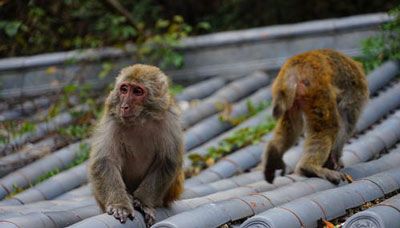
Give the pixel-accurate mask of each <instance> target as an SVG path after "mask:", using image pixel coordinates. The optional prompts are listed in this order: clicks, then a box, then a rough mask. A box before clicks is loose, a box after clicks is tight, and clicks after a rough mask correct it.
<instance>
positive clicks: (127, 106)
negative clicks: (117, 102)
mask: <svg viewBox="0 0 400 228" xmlns="http://www.w3.org/2000/svg"><path fill="white" fill-rule="evenodd" d="M121 109H122V110H128V109H129V105H128V104H123V105H121Z"/></svg>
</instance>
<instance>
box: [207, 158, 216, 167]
mask: <svg viewBox="0 0 400 228" xmlns="http://www.w3.org/2000/svg"><path fill="white" fill-rule="evenodd" d="M214 164H215V159H214V158H208V159H207V160H206V166H207V167H210V166H213V165H214Z"/></svg>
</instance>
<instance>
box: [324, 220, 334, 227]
mask: <svg viewBox="0 0 400 228" xmlns="http://www.w3.org/2000/svg"><path fill="white" fill-rule="evenodd" d="M322 222H323V223H324V224H325V227H326V228H335V225H333V224H332V223H331V222H328V221H326V220H323V219H322Z"/></svg>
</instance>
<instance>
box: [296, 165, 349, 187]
mask: <svg viewBox="0 0 400 228" xmlns="http://www.w3.org/2000/svg"><path fill="white" fill-rule="evenodd" d="M296 173H298V174H301V175H304V176H307V177H320V178H323V179H326V180H328V181H330V182H332V183H333V184H336V185H337V184H339V183H340V181H344V180H346V174H344V173H341V172H339V171H335V170H331V169H327V168H321V167H303V168H298V169H297V170H296Z"/></svg>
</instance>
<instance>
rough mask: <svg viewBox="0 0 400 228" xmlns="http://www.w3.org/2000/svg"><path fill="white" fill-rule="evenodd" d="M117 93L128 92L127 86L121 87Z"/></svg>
mask: <svg viewBox="0 0 400 228" xmlns="http://www.w3.org/2000/svg"><path fill="white" fill-rule="evenodd" d="M119 91H120V92H121V93H122V94H125V93H127V92H128V86H127V85H122V86H121V88H119Z"/></svg>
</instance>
